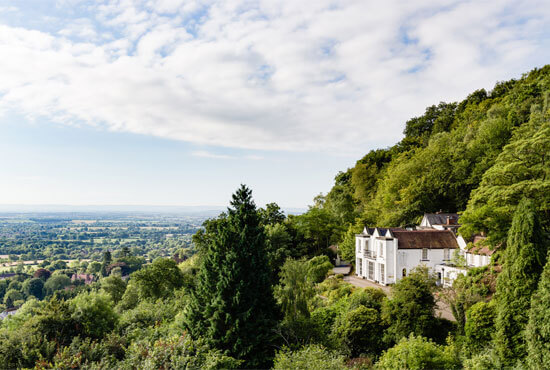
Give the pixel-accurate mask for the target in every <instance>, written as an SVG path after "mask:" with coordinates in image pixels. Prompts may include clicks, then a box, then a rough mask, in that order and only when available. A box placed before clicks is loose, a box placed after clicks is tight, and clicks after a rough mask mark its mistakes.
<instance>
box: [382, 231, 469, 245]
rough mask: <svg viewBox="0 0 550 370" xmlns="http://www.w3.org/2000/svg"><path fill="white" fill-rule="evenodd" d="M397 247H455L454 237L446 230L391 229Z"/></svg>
mask: <svg viewBox="0 0 550 370" xmlns="http://www.w3.org/2000/svg"><path fill="white" fill-rule="evenodd" d="M392 234H393V235H394V237H395V238H397V240H398V243H397V247H398V248H399V249H421V248H429V249H445V248H449V249H455V248H458V243H457V241H456V237H455V235H454V234H453V232H452V231H448V230H392Z"/></svg>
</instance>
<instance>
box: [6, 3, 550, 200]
mask: <svg viewBox="0 0 550 370" xmlns="http://www.w3.org/2000/svg"><path fill="white" fill-rule="evenodd" d="M549 62H550V6H548V1H547V0H541V1H537V0H530V1H522V0H513V1H512V0H491V1H482V0H473V1H450V0H418V1H398V0H395V1H394V0H385V1H383V2H381V1H370V0H349V1H348V0H341V1H328V0H315V1H309V0H304V1H295V0H256V1H253V0H226V1H213V0H185V1H184V0H158V1H155V0H143V1H139V0H134V1H132V0H120V1H102V0H97V1H80V0H57V1H54V0H51V1H50V0H26V1H3V0H0V170H1V172H0V204H69V205H194V206H196V205H226V204H227V203H228V201H229V199H230V196H231V193H232V192H233V191H234V190H235V189H236V188H237V187H238V186H239V184H241V183H244V184H246V185H248V186H250V187H251V188H252V190H253V194H254V197H255V199H256V203H257V204H258V205H263V204H265V203H268V202H277V203H278V204H279V205H281V206H284V207H306V206H307V205H308V204H311V203H312V199H313V197H314V196H315V195H317V194H319V193H321V192H323V193H326V192H327V191H328V190H330V187H331V185H332V183H333V179H334V176H335V175H336V174H337V173H338V171H344V170H346V169H347V168H348V167H351V166H353V165H354V164H355V161H356V160H358V159H359V158H360V157H362V156H363V155H364V154H366V153H367V152H368V151H369V150H371V149H376V148H384V147H388V146H391V145H393V144H395V143H396V142H398V141H399V140H400V139H401V138H402V136H403V135H402V132H403V129H404V125H405V122H406V121H407V119H409V118H411V117H414V116H418V115H421V114H422V113H423V111H424V109H425V108H426V107H427V106H429V105H432V104H437V103H439V102H440V101H446V102H451V101H457V100H461V99H463V98H465V97H466V96H467V95H468V94H469V93H471V92H472V91H474V90H476V89H479V88H485V89H491V88H492V87H493V86H494V84H495V83H496V82H497V81H503V80H508V79H510V78H520V77H521V75H522V74H523V73H525V72H528V71H530V70H532V69H533V68H536V67H542V66H543V65H545V64H547V63H549Z"/></svg>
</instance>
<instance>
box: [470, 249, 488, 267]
mask: <svg viewBox="0 0 550 370" xmlns="http://www.w3.org/2000/svg"><path fill="white" fill-rule="evenodd" d="M465 257H466V264H467V265H468V266H469V267H483V266H487V265H489V264H490V263H491V256H486V255H482V254H475V253H469V252H468V251H466V255H465Z"/></svg>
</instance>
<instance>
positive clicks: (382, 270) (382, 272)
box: [380, 265, 386, 284]
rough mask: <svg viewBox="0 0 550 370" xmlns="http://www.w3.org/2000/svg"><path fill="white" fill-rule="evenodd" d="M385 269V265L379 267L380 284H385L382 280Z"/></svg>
mask: <svg viewBox="0 0 550 370" xmlns="http://www.w3.org/2000/svg"><path fill="white" fill-rule="evenodd" d="M385 267H386V265H380V282H381V283H382V284H384V282H385V279H384V275H385V274H386V272H385V270H386V269H385Z"/></svg>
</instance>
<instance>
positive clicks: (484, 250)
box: [467, 245, 495, 256]
mask: <svg viewBox="0 0 550 370" xmlns="http://www.w3.org/2000/svg"><path fill="white" fill-rule="evenodd" d="M467 253H470V254H479V255H481V256H492V255H493V253H495V250H494V249H489V247H488V246H486V245H484V246H482V245H476V246H474V247H472V248H470V249H469V250H468V251H467Z"/></svg>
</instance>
